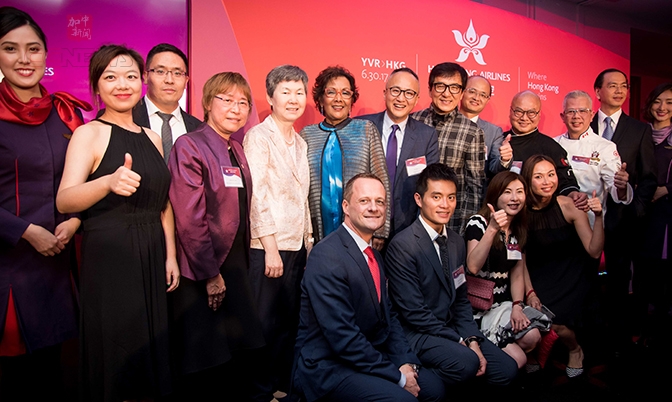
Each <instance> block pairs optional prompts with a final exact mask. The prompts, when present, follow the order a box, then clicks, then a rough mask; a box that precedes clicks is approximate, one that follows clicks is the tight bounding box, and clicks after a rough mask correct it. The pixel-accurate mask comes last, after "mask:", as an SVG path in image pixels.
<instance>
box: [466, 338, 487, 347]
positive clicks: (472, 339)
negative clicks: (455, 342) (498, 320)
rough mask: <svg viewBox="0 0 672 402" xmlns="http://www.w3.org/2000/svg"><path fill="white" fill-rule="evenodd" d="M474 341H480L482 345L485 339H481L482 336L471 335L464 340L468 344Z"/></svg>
mask: <svg viewBox="0 0 672 402" xmlns="http://www.w3.org/2000/svg"><path fill="white" fill-rule="evenodd" d="M472 342H476V343H478V344H479V345H480V344H481V342H483V339H481V338H479V337H477V336H470V337H468V338H467V339H465V340H464V343H465V344H466V345H467V346H469V345H471V343H472Z"/></svg>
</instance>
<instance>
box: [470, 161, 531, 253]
mask: <svg viewBox="0 0 672 402" xmlns="http://www.w3.org/2000/svg"><path fill="white" fill-rule="evenodd" d="M516 180H518V181H519V182H521V183H522V184H523V188H524V189H525V198H526V199H527V187H528V186H527V184H525V180H524V179H523V177H522V176H521V175H519V174H518V173H514V172H511V171H508V170H507V171H503V172H499V173H497V174H496V175H495V177H493V178H492V180H491V181H490V184H488V191H487V192H486V193H485V200H484V201H483V206H482V207H481V210H480V211H478V214H479V215H481V216H483V217H484V218H485V220H486V221H488V222H489V221H490V218H491V215H492V212H490V208H489V207H488V204H490V205H492V206H493V207H494V208H495V211H497V210H498V209H499V207H497V201H499V197H500V196H501V195H502V194H504V191H505V190H506V186H508V185H509V184H510V183H511V182H514V181H516ZM525 210H526V205H524V204H523V205H521V210H520V211H519V212H518V213H517V214H516V216H514V217H513V219H512V220H511V224H510V226H509V229H510V230H511V235H513V236H516V240H518V244H519V245H520V248H523V246H524V245H525V243H526V242H527V214H526V211H525ZM493 246H494V247H495V248H497V249H499V250H501V249H502V248H503V247H504V246H503V243H502V239H501V236H495V240H494V242H493Z"/></svg>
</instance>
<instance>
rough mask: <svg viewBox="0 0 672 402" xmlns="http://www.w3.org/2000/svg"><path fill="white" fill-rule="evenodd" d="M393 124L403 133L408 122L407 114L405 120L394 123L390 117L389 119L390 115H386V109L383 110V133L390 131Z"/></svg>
mask: <svg viewBox="0 0 672 402" xmlns="http://www.w3.org/2000/svg"><path fill="white" fill-rule="evenodd" d="M394 124H396V125H397V126H399V130H400V131H401V132H402V133H405V132H406V124H408V116H406V120H404V121H402V122H401V123H395V122H393V121H392V119H390V116H388V115H387V111H385V113H383V131H384V132H385V133H389V132H391V131H392V126H393V125H394ZM381 134H382V133H381Z"/></svg>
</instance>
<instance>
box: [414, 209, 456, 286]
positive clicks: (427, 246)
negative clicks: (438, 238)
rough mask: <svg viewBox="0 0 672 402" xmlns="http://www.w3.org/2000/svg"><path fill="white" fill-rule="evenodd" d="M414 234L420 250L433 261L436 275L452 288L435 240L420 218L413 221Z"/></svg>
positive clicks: (442, 282)
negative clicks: (437, 251)
mask: <svg viewBox="0 0 672 402" xmlns="http://www.w3.org/2000/svg"><path fill="white" fill-rule="evenodd" d="M413 234H414V235H415V237H416V241H417V242H418V247H420V250H422V252H423V253H424V254H425V257H426V258H427V259H428V260H429V262H431V264H432V269H433V270H434V273H435V274H436V276H438V277H439V280H440V281H441V284H442V285H443V286H444V287H445V288H446V289H448V290H450V288H449V287H448V280H447V278H446V274H445V273H444V272H443V266H442V265H441V260H439V256H438V254H437V253H436V248H435V247H434V242H433V241H432V239H430V238H429V234H428V233H427V231H426V230H425V228H424V226H422V223H420V218H418V219H416V220H415V222H414V223H413Z"/></svg>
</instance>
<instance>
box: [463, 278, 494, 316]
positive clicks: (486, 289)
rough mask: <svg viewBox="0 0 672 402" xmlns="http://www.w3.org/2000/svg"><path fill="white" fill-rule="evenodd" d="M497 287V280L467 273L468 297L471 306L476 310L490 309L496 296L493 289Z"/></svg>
mask: <svg viewBox="0 0 672 402" xmlns="http://www.w3.org/2000/svg"><path fill="white" fill-rule="evenodd" d="M494 289H495V282H493V281H490V280H487V279H483V278H479V277H477V276H473V275H467V298H468V299H469V302H470V303H471V306H472V307H473V308H474V309H476V310H483V311H485V310H489V309H490V307H492V302H493V301H494V300H495V296H494V294H493V293H492V291H493V290H494Z"/></svg>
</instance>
